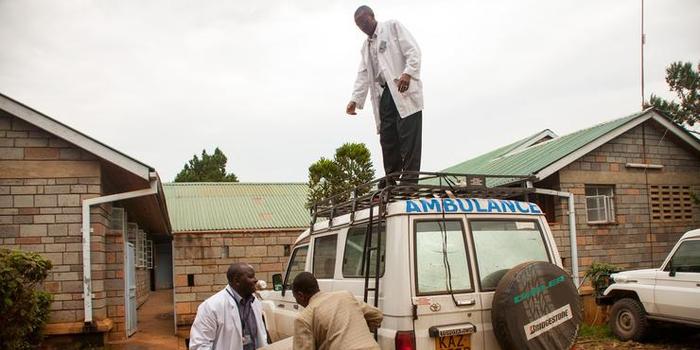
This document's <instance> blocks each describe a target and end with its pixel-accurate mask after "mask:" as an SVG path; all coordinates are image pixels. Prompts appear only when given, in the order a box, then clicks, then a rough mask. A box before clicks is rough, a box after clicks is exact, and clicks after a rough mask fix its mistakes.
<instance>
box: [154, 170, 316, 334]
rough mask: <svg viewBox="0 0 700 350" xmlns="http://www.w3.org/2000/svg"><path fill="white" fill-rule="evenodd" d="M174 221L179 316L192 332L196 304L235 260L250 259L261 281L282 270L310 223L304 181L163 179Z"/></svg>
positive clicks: (183, 330) (216, 287)
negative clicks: (302, 182)
mask: <svg viewBox="0 0 700 350" xmlns="http://www.w3.org/2000/svg"><path fill="white" fill-rule="evenodd" d="M163 188H164V190H165V195H166V198H167V201H168V209H169V214H170V220H171V222H172V225H173V249H174V262H175V265H174V268H175V271H174V274H175V319H176V322H177V326H178V334H179V335H180V336H182V337H184V338H187V337H188V336H189V327H190V325H191V324H192V321H194V317H195V315H196V312H197V307H198V306H199V304H200V303H201V302H202V301H204V300H205V299H206V298H208V297H209V296H211V295H213V294H214V293H216V292H218V291H220V290H221V289H222V288H223V287H224V286H225V285H226V283H227V281H226V270H227V269H228V266H229V265H230V264H231V263H233V262H247V263H250V264H251V265H252V266H253V267H254V268H255V271H256V277H257V278H258V280H265V281H267V282H271V278H272V275H273V274H275V273H280V272H282V271H283V270H284V268H285V264H286V263H287V260H288V256H289V253H290V250H291V246H292V245H293V244H294V241H295V240H296V239H297V237H298V236H299V234H301V232H303V231H304V230H305V229H306V228H307V227H308V224H309V213H308V211H307V210H306V209H305V206H304V204H305V202H306V195H307V187H306V185H305V184H301V183H168V184H164V187H163Z"/></svg>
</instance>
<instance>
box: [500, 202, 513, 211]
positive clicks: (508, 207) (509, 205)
mask: <svg viewBox="0 0 700 350" xmlns="http://www.w3.org/2000/svg"><path fill="white" fill-rule="evenodd" d="M501 209H503V212H504V213H507V212H511V213H515V203H513V201H509V200H505V199H504V200H501Z"/></svg>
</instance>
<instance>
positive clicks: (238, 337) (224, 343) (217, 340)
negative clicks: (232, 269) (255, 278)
mask: <svg viewBox="0 0 700 350" xmlns="http://www.w3.org/2000/svg"><path fill="white" fill-rule="evenodd" d="M226 289H228V290H229V292H231V293H232V292H233V290H232V289H231V287H230V286H226V288H224V289H222V290H221V291H219V292H218V293H216V294H214V295H212V296H211V297H209V298H208V299H207V300H205V301H204V302H203V303H201V304H200V305H199V307H198V308H197V316H196V317H195V319H194V323H192V328H191V329H190V350H209V349H212V350H240V349H243V331H242V329H241V317H240V316H239V314H238V305H236V301H235V300H234V299H233V297H231V295H229V294H228V293H229V292H227V291H226ZM252 308H253V314H255V321H256V323H257V326H258V339H257V345H258V347H263V346H265V345H267V332H266V330H265V324H264V322H263V319H262V304H260V301H259V300H258V299H257V298H256V299H255V301H253V304H252Z"/></svg>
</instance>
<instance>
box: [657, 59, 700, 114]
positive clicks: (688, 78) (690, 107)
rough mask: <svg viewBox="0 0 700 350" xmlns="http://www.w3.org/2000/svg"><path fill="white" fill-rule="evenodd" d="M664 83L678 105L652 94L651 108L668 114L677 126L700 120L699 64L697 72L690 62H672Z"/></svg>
mask: <svg viewBox="0 0 700 350" xmlns="http://www.w3.org/2000/svg"><path fill="white" fill-rule="evenodd" d="M666 83H668V86H669V87H670V88H671V91H673V92H675V93H676V95H678V98H679V100H680V103H676V102H675V101H666V100H664V99H662V98H660V97H658V96H656V95H654V94H652V95H651V99H650V101H649V103H650V105H651V106H654V107H656V108H658V109H659V110H661V111H664V112H666V113H668V114H669V115H670V116H671V118H672V119H673V120H674V121H675V122H676V123H678V124H683V123H686V124H688V125H690V126H692V125H693V124H695V122H697V121H699V120H700V91H699V90H700V63H698V67H697V71H694V70H693V65H692V64H691V63H690V62H686V63H683V62H674V63H672V64H671V65H670V66H668V67H667V68H666Z"/></svg>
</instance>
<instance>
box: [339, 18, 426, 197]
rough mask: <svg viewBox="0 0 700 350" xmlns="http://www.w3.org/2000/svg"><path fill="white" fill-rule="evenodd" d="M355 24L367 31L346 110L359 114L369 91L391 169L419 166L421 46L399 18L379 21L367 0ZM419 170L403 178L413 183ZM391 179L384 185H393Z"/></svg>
mask: <svg viewBox="0 0 700 350" xmlns="http://www.w3.org/2000/svg"><path fill="white" fill-rule="evenodd" d="M355 24H357V26H358V27H359V28H360V30H361V31H362V32H364V33H365V34H367V40H366V41H365V42H364V44H363V45H362V51H361V53H362V60H361V61H360V67H359V69H358V72H357V79H356V80H355V86H354V88H353V93H352V98H351V99H350V103H348V105H347V107H346V113H347V114H350V115H355V114H357V112H356V111H355V109H362V108H363V107H364V103H365V100H366V99H367V93H368V92H369V94H370V100H371V101H372V109H373V112H374V119H375V123H376V126H377V133H378V134H379V142H380V144H381V145H382V158H383V160H384V171H385V173H386V174H387V175H389V174H392V173H396V172H404V171H420V158H421V136H422V135H421V134H422V120H423V114H422V110H423V84H422V82H421V80H420V66H421V52H420V48H419V47H418V44H417V43H416V41H415V39H413V36H412V35H411V33H409V32H408V30H406V28H405V27H404V26H403V25H402V24H401V23H399V22H398V21H395V20H388V21H385V22H377V21H376V20H375V18H374V12H373V11H372V9H370V8H369V7H367V6H360V7H359V8H358V9H357V11H355ZM416 179H417V176H416V175H404V176H402V178H401V183H402V184H411V183H415V182H416V181H417V180H416ZM396 180H398V179H389V181H388V183H386V184H379V186H380V187H384V185H393V184H395V181H396Z"/></svg>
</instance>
